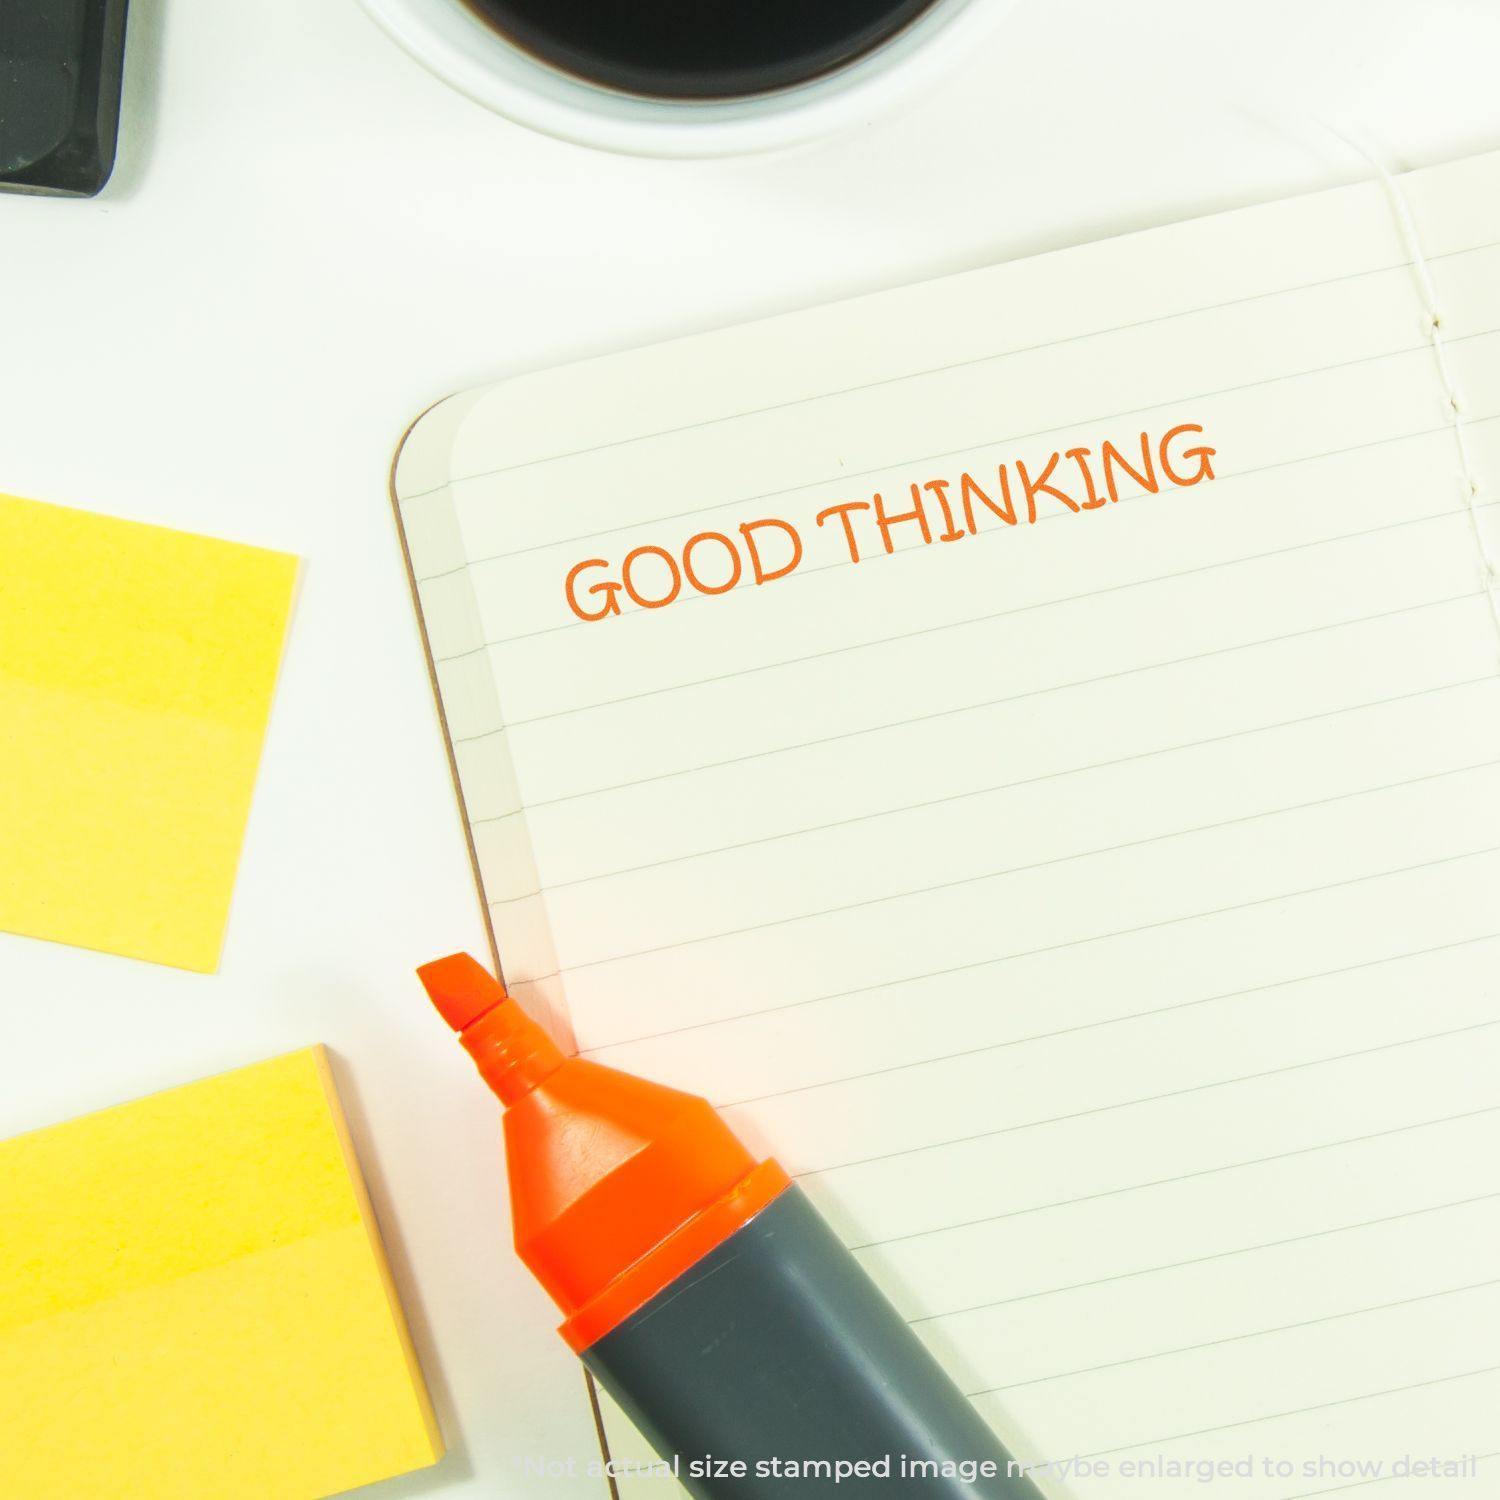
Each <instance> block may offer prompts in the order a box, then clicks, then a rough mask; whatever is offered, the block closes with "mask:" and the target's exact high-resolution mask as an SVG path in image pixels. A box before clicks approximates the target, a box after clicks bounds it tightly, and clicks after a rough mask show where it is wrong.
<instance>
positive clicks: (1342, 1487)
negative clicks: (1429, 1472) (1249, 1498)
mask: <svg viewBox="0 0 1500 1500" xmlns="http://www.w3.org/2000/svg"><path fill="white" fill-rule="evenodd" d="M1464 1456H1465V1457H1468V1458H1472V1459H1473V1460H1474V1465H1475V1467H1476V1468H1477V1467H1478V1466H1479V1465H1480V1464H1482V1463H1486V1462H1488V1461H1489V1460H1490V1459H1492V1458H1500V1449H1497V1450H1495V1451H1494V1452H1491V1453H1470V1454H1466V1455H1464ZM1424 1477H1426V1476H1424V1475H1406V1474H1379V1475H1376V1476H1375V1477H1374V1478H1373V1479H1355V1480H1351V1481H1350V1482H1349V1483H1348V1484H1335V1485H1332V1486H1330V1487H1329V1488H1328V1489H1326V1490H1298V1491H1297V1493H1296V1494H1295V1495H1283V1496H1282V1500H1317V1497H1318V1496H1319V1495H1342V1494H1343V1493H1344V1492H1345V1491H1347V1490H1362V1489H1364V1488H1365V1487H1366V1486H1368V1485H1372V1484H1389V1483H1391V1481H1392V1480H1395V1479H1407V1478H1424Z"/></svg>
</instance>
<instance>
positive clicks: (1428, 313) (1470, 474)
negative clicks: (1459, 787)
mask: <svg viewBox="0 0 1500 1500" xmlns="http://www.w3.org/2000/svg"><path fill="white" fill-rule="evenodd" d="M1335 133H1336V134H1339V138H1340V139H1341V140H1343V141H1344V142H1345V144H1346V145H1348V146H1350V147H1351V148H1352V149H1353V150H1355V151H1357V152H1358V153H1359V154H1360V155H1361V156H1362V157H1364V159H1365V160H1366V161H1367V162H1369V163H1370V165H1371V166H1372V167H1373V168H1374V169H1375V171H1376V172H1377V173H1378V174H1379V176H1380V180H1381V183H1382V185H1383V186H1384V188H1385V192H1386V197H1387V199H1388V200H1389V202H1390V205H1391V210H1392V212H1393V213H1394V215H1395V218H1396V226H1397V228H1398V229H1399V231H1400V233H1401V239H1402V243H1403V244H1404V245H1405V247H1406V252H1407V256H1408V258H1409V259H1410V261H1411V266H1412V271H1413V273H1414V275H1415V276H1416V280H1417V286H1418V288H1419V290H1420V292H1421V296H1422V315H1423V325H1424V330H1425V332H1426V335H1427V340H1428V342H1429V344H1430V345H1431V346H1432V356H1433V363H1434V365H1435V366H1436V369H1437V376H1438V381H1439V383H1440V384H1441V386H1442V393H1443V403H1444V407H1445V410H1446V413H1447V418H1448V424H1449V428H1450V430H1451V431H1452V433H1453V444H1454V449H1455V451H1456V453H1457V455H1458V470H1459V472H1458V482H1459V488H1460V492H1461V493H1462V496H1463V502H1464V509H1465V512H1466V513H1467V515H1468V517H1469V531H1470V534H1471V535H1472V537H1473V539H1474V548H1475V552H1476V555H1477V557H1478V562H1479V572H1480V583H1481V587H1482V589H1483V592H1484V597H1485V600H1486V602H1487V604H1488V607H1489V615H1490V623H1491V625H1492V626H1493V627H1494V631H1495V639H1496V644H1497V648H1500V561H1497V559H1496V556H1495V553H1494V551H1493V550H1492V548H1491V546H1490V543H1489V540H1488V538H1487V537H1486V536H1485V533H1484V527H1483V526H1482V525H1481V523H1480V516H1479V510H1480V506H1481V504H1482V503H1483V502H1482V500H1481V498H1480V497H1481V495H1482V493H1483V486H1482V484H1481V482H1480V479H1479V470H1478V466H1477V464H1476V463H1475V461H1474V453H1473V449H1472V447H1471V445H1470V443H1469V437H1468V413H1467V405H1466V403H1465V401H1464V398H1463V395H1462V393H1461V391H1460V390H1459V385H1458V380H1457V377H1456V375H1455V374H1454V369H1453V361H1452V358H1451V356H1450V354H1449V350H1448V344H1447V338H1446V334H1445V332H1444V323H1443V313H1442V299H1441V298H1440V297H1439V296H1438V291H1437V284H1436V282H1435V281H1434V279H1433V275H1432V267H1431V265H1430V263H1429V262H1428V259H1427V255H1426V252H1425V251H1424V249H1423V247H1422V236H1421V234H1420V232H1419V231H1418V229H1417V222H1416V216H1415V215H1414V214H1413V212H1412V207H1411V200H1410V199H1409V198H1408V197H1407V195H1406V190H1405V188H1403V187H1402V185H1401V179H1400V177H1399V176H1397V175H1396V174H1395V173H1393V172H1392V171H1391V170H1390V169H1389V168H1388V167H1387V166H1386V165H1385V163H1384V162H1383V161H1382V160H1381V159H1380V158H1379V157H1378V156H1377V155H1376V154H1375V153H1374V152H1373V151H1371V150H1370V149H1369V148H1367V147H1366V146H1364V145H1362V144H1361V143H1360V142H1359V141H1357V140H1354V139H1351V138H1350V137H1348V136H1346V135H1343V134H1342V133H1339V132H1335ZM1496 666H1497V668H1500V650H1497V657H1496Z"/></svg>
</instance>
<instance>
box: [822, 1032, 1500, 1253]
mask: <svg viewBox="0 0 1500 1500" xmlns="http://www.w3.org/2000/svg"><path fill="white" fill-rule="evenodd" d="M1481 1024H1482V1025H1492V1024H1494V1023H1493V1022H1483V1023H1481ZM1418 1040H1419V1041H1424V1040H1427V1038H1418ZM1394 1045H1395V1046H1397V1047H1404V1046H1407V1045H1409V1044H1408V1043H1406V1042H1397V1043H1395V1044H1394ZM1358 1055H1360V1056H1362V1055H1363V1054H1358ZM1344 1060H1345V1059H1343V1058H1335V1059H1334V1061H1336V1062H1341V1061H1344ZM1277 1071H1282V1070H1277ZM1232 1081H1235V1082H1238V1081H1239V1080H1232ZM1167 1097H1169V1098H1170V1097H1175V1095H1168V1096H1167ZM1132 1102H1134V1101H1132ZM1147 1102H1154V1101H1147ZM1496 1113H1500V1104H1487V1105H1485V1106H1484V1107H1483V1108H1480V1109H1470V1110H1465V1111H1464V1112H1463V1113H1462V1114H1457V1115H1444V1116H1443V1117H1442V1118H1441V1119H1436V1120H1413V1121H1411V1122H1410V1123H1409V1124H1406V1125H1393V1126H1391V1127H1390V1129H1388V1130H1372V1131H1370V1132H1369V1133H1368V1134H1366V1135H1351V1136H1346V1137H1345V1138H1344V1139H1343V1140H1338V1141H1320V1142H1319V1143H1318V1144H1317V1145H1316V1146H1298V1147H1296V1148H1295V1149H1294V1150H1291V1151H1278V1152H1275V1153H1274V1154H1273V1155H1271V1156H1255V1157H1250V1158H1249V1159H1247V1160H1245V1161H1230V1162H1223V1163H1221V1164H1220V1165H1219V1166H1215V1167H1201V1168H1199V1169H1198V1170H1197V1171H1193V1172H1178V1173H1176V1174H1175V1175H1174V1176H1171V1177H1154V1178H1152V1179H1151V1180H1150V1181H1149V1182H1130V1183H1126V1184H1125V1186H1123V1187H1115V1188H1103V1189H1101V1190H1100V1191H1099V1192H1097V1193H1080V1194H1079V1195H1078V1196H1077V1197H1075V1198H1055V1199H1053V1200H1052V1201H1051V1202H1050V1203H1033V1204H1031V1205H1030V1206H1029V1207H1026V1208H1011V1209H1007V1210H1006V1211H1005V1212H1004V1213H998V1214H983V1215H981V1216H980V1217H979V1218H975V1219H960V1220H958V1221H956V1222H955V1223H952V1224H936V1225H934V1226H933V1227H932V1228H931V1229H913V1230H912V1231H911V1232H910V1233H908V1234H891V1235H886V1236H885V1237H884V1238H883V1239H878V1240H861V1241H859V1242H858V1243H850V1244H848V1246H847V1248H848V1249H850V1250H883V1249H885V1248H886V1247H887V1246H888V1245H904V1244H906V1243H908V1242H909V1241H911V1240H924V1239H930V1238H933V1237H934V1236H936V1235H940V1234H953V1233H957V1232H958V1231H959V1230H961V1229H978V1228H980V1227H981V1226H983V1225H985V1224H998V1223H1000V1222H1001V1221H1002V1220H1005V1219H1024V1218H1026V1217H1027V1216H1028V1215H1030V1214H1040V1213H1047V1212H1049V1211H1050V1210H1052V1209H1055V1208H1076V1207H1077V1206H1078V1205H1079V1204H1080V1203H1097V1202H1099V1201H1100V1200H1101V1199H1104V1198H1123V1197H1126V1196H1128V1195H1129V1194H1131V1193H1140V1192H1145V1191H1146V1190H1147V1189H1148V1188H1159V1187H1171V1186H1172V1185H1173V1184H1175V1183H1179V1182H1193V1181H1195V1180H1196V1179H1198V1178H1201V1177H1216V1176H1218V1175H1219V1174H1220V1173H1221V1172H1238V1171H1240V1170H1242V1169H1244V1168H1247V1167H1265V1166H1269V1165H1270V1164H1271V1163H1272V1162H1278V1161H1292V1160H1294V1159H1295V1158H1296V1157H1299V1156H1316V1155H1317V1154H1318V1153H1319V1152H1322V1151H1337V1150H1340V1149H1341V1148H1342V1147H1344V1146H1360V1145H1363V1144H1365V1143H1366V1142H1367V1141H1382V1140H1388V1139H1390V1138H1391V1137H1392V1136H1398V1135H1406V1134H1407V1133H1408V1132H1410V1131H1414V1130H1430V1129H1436V1128H1437V1127H1438V1126H1441V1125H1457V1124H1459V1123H1460V1122H1461V1121H1464V1120H1477V1119H1481V1118H1483V1117H1484V1116H1485V1115H1493V1114H1496ZM1067 1118H1073V1117H1072V1116H1068V1117H1067ZM1035 1123H1036V1125H1038V1126H1041V1125H1052V1124H1056V1123H1057V1122H1056V1121H1054V1120H1039V1121H1037V1122H1035ZM1008 1128H1009V1129H1018V1130H1024V1129H1028V1128H1031V1127H1029V1126H1026V1125H1021V1126H1011V1127H1008ZM944 1144H945V1145H962V1144H965V1142H962V1141H957V1142H954V1141H948V1142H944ZM916 1149H921V1148H916ZM827 1170H830V1171H836V1170H838V1169H837V1168H828V1169H827ZM812 1175H815V1174H813V1173H803V1174H802V1176H803V1177H807V1176H812Z"/></svg>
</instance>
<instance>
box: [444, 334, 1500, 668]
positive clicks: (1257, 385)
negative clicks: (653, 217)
mask: <svg viewBox="0 0 1500 1500" xmlns="http://www.w3.org/2000/svg"><path fill="white" fill-rule="evenodd" d="M1497 333H1500V328H1481V329H1478V330H1477V331H1475V332H1474V333H1465V334H1460V335H1458V336H1457V337H1455V338H1451V339H1449V340H1448V345H1449V347H1452V346H1453V345H1456V344H1465V343H1469V342H1471V341H1472V340H1474V339H1482V338H1492V337H1493V336H1494V335H1495V334H1497ZM1430 352H1431V346H1430V345H1429V344H1428V343H1426V342H1423V343H1420V344H1412V345H1409V346H1406V345H1403V346H1402V347H1401V348H1399V349H1389V350H1386V351H1384V352H1382V353H1380V354H1364V355H1361V356H1359V358H1357V359H1346V360H1340V361H1338V362H1336V363H1334V364H1330V365H1316V366H1313V367H1312V368H1310V369H1306V370H1292V371H1290V372H1288V373H1287V374H1285V375H1268V376H1266V378H1265V379H1264V380H1249V381H1245V382H1243V383H1242V384H1240V385H1229V386H1222V387H1220V388H1218V389H1216V390H1210V391H1198V392H1195V393H1189V394H1186V395H1182V396H1173V397H1171V398H1170V399H1168V400H1165V401H1151V402H1148V403H1146V404H1145V405H1144V406H1130V407H1126V408H1124V409H1123V410H1121V411H1114V412H1105V413H1103V414H1101V415H1097V416H1089V417H1076V418H1070V419H1069V420H1068V421H1067V422H1066V423H1064V424H1062V425H1061V426H1052V427H1039V428H1037V429H1035V430H1034V431H1032V432H1019V433H1012V434H1008V435H1002V436H998V437H991V438H978V439H975V440H974V441H973V442H966V443H964V444H962V445H961V446H959V447H957V448H945V449H943V450H942V451H941V452H938V453H924V454H919V455H917V456H916V457H912V458H902V459H893V460H892V461H891V462H889V463H882V464H880V465H878V466H877V467H876V468H873V469H858V470H851V471H841V472H840V473H838V474H834V475H831V476H828V477H825V478H820V479H813V480H809V481H808V482H807V483H805V484H796V485H790V486H788V487H787V488H785V489H778V490H766V491H764V492H762V493H760V494H756V495H739V496H736V497H735V498H734V499H732V500H722V501H716V502H715V503H714V504H712V505H700V506H698V507H696V508H695V509H693V510H685V511H680V512H678V513H677V514H675V515H670V516H654V517H649V518H647V519H644V520H640V521H630V522H628V523H626V524H623V525H620V526H614V527H609V528H606V529H605V530H602V531H591V532H585V533H584V534H583V535H582V536H576V537H564V538H563V539H561V540H560V541H553V542H542V543H538V544H537V545H536V546H534V547H521V548H517V549H516V550H515V551H514V552H503V553H496V554H495V555H494V556H492V557H486V558H479V559H476V560H475V562H473V563H470V566H471V567H472V566H475V565H476V563H480V562H499V561H502V560H504V559H509V558H513V557H521V556H523V555H525V554H526V553H529V552H538V551H544V550H547V549H549V548H552V547H563V546H572V545H576V544H577V543H579V542H590V541H595V540H597V539H598V538H599V537H603V536H609V535H611V534H613V533H614V532H616V531H634V530H637V529H638V528H640V527H645V526H659V525H665V524H666V523H667V522H669V521H682V520H686V519H688V518H689V517H693V516H708V515H713V514H714V513H715V512H717V511H721V510H731V509H733V508H735V507H736V506H749V505H759V504H761V503H762V502H764V501H770V500H778V499H781V498H783V497H785V496H788V495H798V494H801V493H802V492H803V491H804V490H813V489H824V488H828V487H830V486H832V485H835V484H839V485H845V484H847V483H848V482H849V481H850V480H851V479H867V478H870V477H872V476H874V475H877V474H886V473H889V472H890V471H891V470H893V469H907V468H915V467H916V466H917V465H918V464H928V463H935V462H937V460H939V459H944V458H957V457H959V456H961V455H963V454H966V453H977V452H981V451H983V450H984V449H987V448H999V447H1002V446H1008V445H1010V444H1014V443H1024V442H1029V441H1031V440H1032V439H1034V438H1041V437H1050V436H1052V435H1053V434H1054V433H1060V432H1068V431H1070V430H1072V429H1073V428H1076V427H1093V426H1096V425H1102V424H1103V423H1106V422H1117V421H1122V420H1123V419H1124V418H1126V417H1135V416H1140V415H1142V414H1143V413H1146V412H1154V411H1162V410H1165V409H1166V408H1168V407H1174V406H1175V407H1184V406H1188V405H1190V404H1191V403H1193V402H1195V401H1213V400H1217V399H1218V398H1219V397H1221V396H1233V395H1239V394H1241V393H1243V392H1245V391H1254V390H1261V389H1264V388H1265V387H1267V386H1272V385H1281V384H1284V383H1286V382H1288V381H1293V380H1306V379H1309V378H1310V377H1312V376H1315V375H1331V374H1334V373H1335V372H1336V371H1339V370H1351V369H1356V368H1358V367H1359V366H1360V365H1369V364H1376V363H1378V362H1379V361H1380V360H1388V359H1402V358H1405V357H1407V356H1409V355H1415V354H1421V355H1427V354H1429V353H1430ZM491 644H492V643H490V642H486V643H485V644H484V645H483V646H475V647H472V648H471V649H469V650H467V651H460V652H455V653H454V654H453V655H452V656H440V657H437V658H436V660H438V661H458V660H461V659H462V658H463V657H465V656H475V655H477V654H478V653H479V652H480V651H487V650H489V649H490V646H491Z"/></svg>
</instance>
